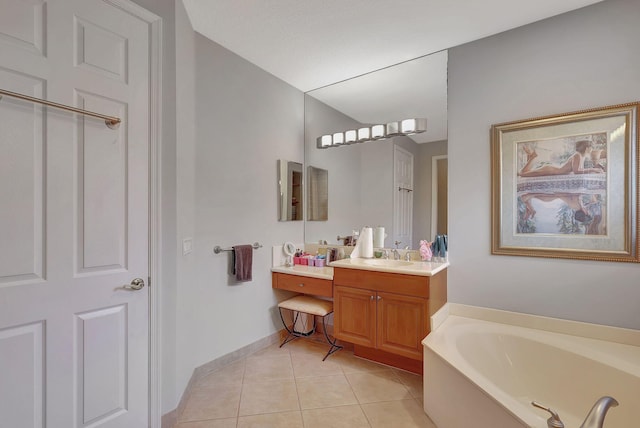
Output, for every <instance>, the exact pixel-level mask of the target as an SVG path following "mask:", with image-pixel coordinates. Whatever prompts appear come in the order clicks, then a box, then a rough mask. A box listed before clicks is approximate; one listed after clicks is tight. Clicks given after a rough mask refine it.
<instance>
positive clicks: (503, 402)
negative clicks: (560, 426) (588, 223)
mask: <svg viewBox="0 0 640 428" xmlns="http://www.w3.org/2000/svg"><path fill="white" fill-rule="evenodd" d="M456 306H457V305H448V307H446V308H444V311H443V312H441V313H439V314H438V313H437V314H435V315H434V317H432V323H433V326H434V327H435V329H434V330H435V331H434V330H432V333H431V334H430V335H428V336H427V337H426V338H425V339H424V340H423V342H422V343H423V345H424V346H425V352H432V353H433V354H434V355H436V356H437V357H438V358H439V359H441V360H442V361H443V362H445V363H446V364H447V365H449V366H450V367H452V368H453V369H454V370H455V371H457V372H458V373H460V375H462V376H463V377H464V378H466V379H467V380H468V381H469V382H470V383H471V384H472V385H474V386H475V387H476V388H477V389H480V390H481V391H482V392H483V393H484V394H485V395H487V396H489V397H491V398H492V399H493V400H494V401H495V402H497V403H498V404H499V405H500V406H502V407H503V408H504V410H505V411H507V412H508V413H509V414H511V415H513V416H514V417H515V418H517V419H518V420H521V421H522V422H523V423H526V424H527V425H528V426H534V427H538V426H540V427H543V428H544V427H545V426H546V419H545V418H546V415H536V412H535V409H533V408H528V403H524V402H523V401H522V398H519V399H516V398H514V397H512V396H511V395H510V394H509V393H508V392H506V391H504V390H502V389H501V388H500V387H499V386H497V385H496V384H495V383H494V382H493V381H491V380H490V379H488V378H487V377H486V376H484V375H483V374H482V373H480V372H478V371H477V370H476V368H475V367H473V366H472V365H471V364H470V363H469V362H468V361H467V360H466V359H465V356H464V355H461V354H460V353H459V351H458V348H457V345H456V336H457V335H458V334H460V333H462V334H466V333H468V332H469V329H473V328H474V326H478V325H479V324H484V325H485V326H486V327H487V329H488V330H489V331H492V332H496V331H498V332H499V333H500V332H503V331H502V330H503V329H508V330H504V332H506V334H513V335H515V336H520V335H522V336H523V337H526V338H527V339H529V340H533V341H538V342H541V343H543V344H544V345H547V346H554V347H557V348H560V349H564V350H566V351H569V352H572V353H576V354H579V355H581V356H583V357H586V358H589V359H591V360H594V361H597V362H599V363H603V364H606V365H608V366H612V367H615V368H616V369H618V370H622V371H625V372H627V373H629V374H630V375H632V376H636V377H640V364H638V362H639V361H640V347H639V346H636V345H633V344H628V342H632V343H633V342H635V337H634V334H633V333H636V334H637V333H640V332H636V331H632V332H631V334H629V332H627V331H623V332H622V333H623V334H619V332H616V331H613V334H607V333H609V331H608V330H610V329H609V328H606V329H603V330H600V331H597V332H596V334H595V336H597V338H592V337H584V336H586V335H587V334H586V333H588V332H585V331H584V329H585V326H583V325H581V326H579V328H578V331H579V332H582V333H585V334H583V336H577V335H572V334H568V333H566V332H573V331H575V330H576V328H575V326H569V328H565V327H563V326H562V325H561V324H562V323H564V322H566V321H564V320H555V319H551V320H550V321H547V320H543V321H544V322H539V320H535V319H531V318H544V317H536V316H531V315H526V314H514V313H507V314H504V313H498V314H496V312H505V311H496V310H492V309H488V310H487V309H485V308H475V307H470V308H467V307H462V308H461V307H456ZM460 313H463V314H465V315H467V314H470V315H476V316H469V317H466V316H461V315H457V314H460ZM454 314H456V315H454ZM478 315H480V316H482V318H480V316H478ZM519 315H523V316H522V317H520V316H519ZM487 318H489V319H490V320H487ZM512 319H515V321H516V323H517V324H526V325H529V326H531V325H536V326H540V325H541V326H545V327H547V326H549V325H550V326H551V328H552V330H549V329H541V328H532V327H523V326H521V325H513V324H511V323H505V322H496V321H495V320H501V321H510V320H512ZM581 324H585V323H581ZM587 326H590V325H587ZM596 327H598V326H596ZM605 327H606V326H605ZM449 328H450V329H451V330H450V331H447V330H448V329H449ZM611 329H613V330H618V328H617V327H611ZM439 330H440V331H439ZM557 330H561V331H563V333H559V332H557ZM623 330H624V329H623ZM471 331H475V330H471ZM441 332H442V334H441ZM445 332H446V333H445ZM504 332H503V333H504ZM447 333H448V334H447ZM590 336H593V335H590ZM606 336H609V337H612V338H614V339H617V340H613V341H607V340H603V338H604V337H606ZM620 339H622V340H620ZM621 341H623V342H626V343H620V342H621ZM616 353H618V354H616ZM528 398H531V399H532V400H537V401H544V397H528ZM551 405H552V404H551ZM542 416H545V417H544V418H543V417H542ZM561 416H562V417H563V420H564V421H565V423H569V424H570V425H569V426H572V425H574V424H578V425H579V424H580V422H581V421H579V420H578V419H577V418H578V416H576V415H570V414H567V413H566V412H565V413H564V414H561ZM578 425H576V426H578Z"/></svg>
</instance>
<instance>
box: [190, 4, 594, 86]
mask: <svg viewBox="0 0 640 428" xmlns="http://www.w3.org/2000/svg"><path fill="white" fill-rule="evenodd" d="M599 1H601V0H561V1H558V0H482V1H478V0H322V1H317V0H316V1H313V0H183V2H184V5H185V7H186V10H187V14H188V15H189V19H190V20H191V24H192V25H193V28H194V29H195V30H196V31H197V32H199V33H201V34H202V35H203V36H205V37H207V38H209V39H211V40H213V41H214V42H216V43H218V44H220V45H222V46H224V47H225V48H227V49H229V50H230V51H232V52H235V53H236V54H238V55H239V56H241V57H243V58H244V59H246V60H248V61H249V62H252V63H253V64H255V65H257V66H258V67H260V68H262V69H264V70H266V71H268V72H269V73H271V74H273V75H274V76H276V77H278V78H280V79H282V80H284V81H285V82H287V83H289V84H291V85H292V86H294V87H296V88H298V89H300V90H301V91H303V92H306V91H309V90H312V89H316V88H319V87H321V86H325V85H329V84H332V83H335V82H339V81H341V80H345V79H349V78H351V77H354V76H358V75H361V74H364V73H368V72H371V71H373V70H377V69H380V68H383V67H387V66H389V65H391V64H397V63H399V62H402V61H406V60H409V59H412V58H417V57H419V56H423V55H426V54H429V53H433V52H437V51H441V50H443V49H448V48H451V47H453V46H457V45H460V44H463V43H466V42H470V41H472V40H477V39H480V38H483V37H486V36H489V35H492V34H496V33H499V32H502V31H505V30H508V29H511V28H515V27H519V26H522V25H525V24H529V23H531V22H535V21H539V20H541V19H544V18H548V17H550V16H554V15H558V14H560V13H564V12H568V11H570V10H574V9H578V8H581V7H584V6H587V5H590V4H593V3H598V2H599Z"/></svg>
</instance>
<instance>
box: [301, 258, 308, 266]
mask: <svg viewBox="0 0 640 428" xmlns="http://www.w3.org/2000/svg"><path fill="white" fill-rule="evenodd" d="M307 260H309V259H308V258H306V257H300V264H301V265H303V266H304V265H308V264H309V263H308V262H307Z"/></svg>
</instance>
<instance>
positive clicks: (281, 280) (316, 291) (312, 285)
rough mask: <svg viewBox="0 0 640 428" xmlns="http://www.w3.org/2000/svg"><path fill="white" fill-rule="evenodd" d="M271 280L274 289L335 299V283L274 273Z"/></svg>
mask: <svg viewBox="0 0 640 428" xmlns="http://www.w3.org/2000/svg"><path fill="white" fill-rule="evenodd" d="M271 280H272V286H273V288H279V289H281V290H289V291H295V292H296V293H302V294H313V295H314V296H325V297H333V282H332V281H330V280H328V279H319V278H311V277H308V276H301V275H287V274H286V273H277V272H273V273H272V275H271Z"/></svg>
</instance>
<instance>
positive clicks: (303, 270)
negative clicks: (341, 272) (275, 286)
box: [271, 265, 333, 280]
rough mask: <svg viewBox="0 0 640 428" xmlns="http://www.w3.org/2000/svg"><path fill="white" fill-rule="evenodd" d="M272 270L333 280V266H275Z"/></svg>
mask: <svg viewBox="0 0 640 428" xmlns="http://www.w3.org/2000/svg"><path fill="white" fill-rule="evenodd" d="M271 272H279V273H288V274H289V275H300V276H309V277H311V278H320V279H328V280H333V268H332V267H326V266H325V267H315V266H305V265H294V266H290V267H289V266H274V267H272V268H271Z"/></svg>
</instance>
